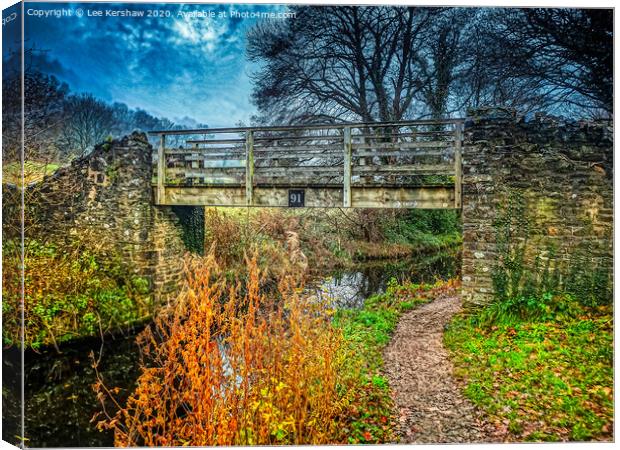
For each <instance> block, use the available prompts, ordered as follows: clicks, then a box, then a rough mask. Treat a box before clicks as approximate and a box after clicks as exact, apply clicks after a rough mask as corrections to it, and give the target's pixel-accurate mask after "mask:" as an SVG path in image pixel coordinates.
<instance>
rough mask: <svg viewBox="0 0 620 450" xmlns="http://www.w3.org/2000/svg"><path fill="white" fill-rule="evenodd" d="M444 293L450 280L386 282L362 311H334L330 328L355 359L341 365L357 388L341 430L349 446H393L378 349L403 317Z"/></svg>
mask: <svg viewBox="0 0 620 450" xmlns="http://www.w3.org/2000/svg"><path fill="white" fill-rule="evenodd" d="M450 289H454V283H453V282H452V281H448V282H444V281H439V282H437V283H435V284H414V283H405V284H403V285H399V284H397V283H396V282H395V281H392V282H390V284H389V286H388V289H387V290H386V292H385V293H384V294H379V295H375V296H372V297H369V298H368V299H367V300H366V302H365V303H364V307H363V308H362V309H359V310H352V309H342V310H339V311H337V312H336V315H335V317H334V326H336V327H339V328H341V329H342V330H343V333H344V336H345V339H346V341H347V344H348V346H349V347H350V354H351V355H355V356H354V357H355V358H356V360H355V361H351V364H350V366H347V367H348V370H350V371H351V373H350V374H349V376H351V377H356V378H358V379H359V381H358V383H357V384H359V385H361V386H363V388H362V389H360V390H359V392H358V393H357V397H356V398H355V399H352V404H353V405H356V408H354V409H353V416H352V417H351V418H350V419H351V420H350V422H349V426H348V427H347V428H346V429H344V430H343V432H344V433H346V435H347V436H348V441H349V443H350V444H358V443H385V442H393V441H394V438H395V434H394V433H395V432H394V420H393V418H392V407H393V405H392V400H391V397H390V389H389V385H388V381H387V379H386V378H385V377H384V376H383V375H382V373H381V368H382V367H383V355H382V352H383V349H384V347H385V346H386V345H387V344H388V343H389V341H390V339H391V336H392V333H393V332H394V330H395V329H396V325H397V323H398V320H399V318H400V316H401V315H402V314H403V313H404V312H406V311H409V310H411V309H413V308H416V307H418V306H420V305H422V304H424V303H428V302H430V301H431V300H432V299H434V298H435V297H436V296H438V295H440V294H441V293H442V292H445V291H448V290H450ZM360 367H361V369H360Z"/></svg>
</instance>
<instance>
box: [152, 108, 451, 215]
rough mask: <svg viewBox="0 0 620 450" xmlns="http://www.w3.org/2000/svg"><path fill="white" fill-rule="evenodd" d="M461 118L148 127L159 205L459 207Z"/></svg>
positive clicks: (156, 196) (156, 199)
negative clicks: (154, 140)
mask: <svg viewBox="0 0 620 450" xmlns="http://www.w3.org/2000/svg"><path fill="white" fill-rule="evenodd" d="M462 126H463V120H461V119H451V120H441V121H434V120H426V121H409V122H393V123H386V122H381V123H352V124H342V125H310V126H288V127H248V128H217V129H201V130H166V131H153V132H151V134H153V135H157V136H159V147H158V152H157V166H156V167H157V171H156V176H155V178H154V188H155V201H156V203H157V204H161V205H213V206H218V205H219V206H324V207H335V206H338V207H387V208H398V207H401V208H415V207H418V208H460V206H461V205H460V198H461V192H460V190H461V142H462Z"/></svg>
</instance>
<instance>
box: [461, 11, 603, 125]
mask: <svg viewBox="0 0 620 450" xmlns="http://www.w3.org/2000/svg"><path fill="white" fill-rule="evenodd" d="M477 31H478V33H479V34H478V36H477V37H478V39H479V43H478V45H475V46H473V47H472V48H474V49H475V53H474V54H473V56H474V58H473V59H475V60H476V62H475V64H477V65H478V68H479V71H477V72H476V71H473V72H472V74H475V75H477V76H479V75H482V76H483V77H485V76H486V77H487V79H485V80H481V79H478V80H477V81H478V83H474V84H477V85H479V86H480V88H479V89H478V95H480V94H482V95H481V97H482V98H484V97H486V98H487V99H490V100H494V101H495V103H508V102H511V103H513V104H514V105H515V106H525V105H538V106H539V107H538V108H530V109H539V110H540V109H544V110H553V111H554V112H559V113H562V114H567V115H571V114H572V115H583V113H584V112H587V111H590V112H596V111H599V112H600V111H606V112H607V114H609V115H610V114H611V113H612V110H613V101H612V100H613V99H612V95H613V12H612V10H609V9H608V10H605V9H570V8H532V9H506V8H504V9H492V10H485V11H484V12H483V14H481V17H480V19H479V21H478V26H477ZM470 56H471V55H470ZM493 80H496V82H495V83H494V82H493ZM476 100H477V99H476ZM498 100H499V101H498ZM478 101H479V100H478ZM486 101H487V102H488V100H486ZM474 103H476V101H474Z"/></svg>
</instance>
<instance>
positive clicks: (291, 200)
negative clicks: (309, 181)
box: [288, 189, 306, 208]
mask: <svg viewBox="0 0 620 450" xmlns="http://www.w3.org/2000/svg"><path fill="white" fill-rule="evenodd" d="M305 197H306V191H304V190H303V189H290V190H289V191H288V206H289V207H291V208H302V207H303V206H304V201H305V200H306V199H305Z"/></svg>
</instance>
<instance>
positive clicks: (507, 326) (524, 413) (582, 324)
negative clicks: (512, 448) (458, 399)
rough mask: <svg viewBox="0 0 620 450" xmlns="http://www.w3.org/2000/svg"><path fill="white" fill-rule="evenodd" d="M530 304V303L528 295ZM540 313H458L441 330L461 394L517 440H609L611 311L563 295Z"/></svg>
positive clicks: (542, 301)
mask: <svg viewBox="0 0 620 450" xmlns="http://www.w3.org/2000/svg"><path fill="white" fill-rule="evenodd" d="M532 302H533V301H532ZM538 306H541V307H540V308H537V309H540V311H542V312H541V313H540V314H538V315H535V316H533V315H526V316H525V317H523V315H522V314H513V315H509V314H500V315H497V314H493V315H492V316H493V317H492V320H491V319H490V314H489V311H488V309H487V310H484V309H483V310H481V311H478V312H477V313H476V314H475V315H473V316H469V317H468V316H464V315H461V316H458V317H456V318H455V319H454V321H453V322H452V324H451V325H450V328H449V330H448V331H447V332H446V334H445V343H446V345H447V347H448V348H449V349H450V350H451V352H452V356H453V359H454V362H455V365H456V375H457V376H458V377H460V378H461V379H462V381H463V382H464V392H465V394H466V396H467V397H468V398H469V399H470V400H472V401H473V402H474V403H475V404H476V405H478V406H480V407H481V408H482V409H484V410H485V411H486V412H487V413H488V414H489V417H490V419H491V421H492V422H493V423H494V424H495V425H496V426H497V427H498V428H499V429H506V430H507V432H508V436H509V439H510V440H514V441H523V440H525V441H566V440H572V441H583V440H611V439H612V438H613V436H612V432H613V312H612V307H611V306H609V305H607V306H589V307H588V306H583V305H581V304H580V303H579V302H578V301H575V300H574V299H573V298H572V297H570V296H568V295H561V296H554V297H551V296H546V297H545V298H541V299H539V300H538Z"/></svg>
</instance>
